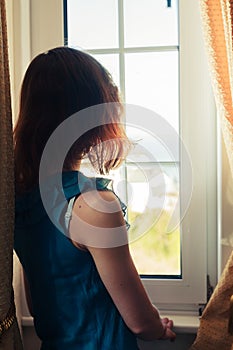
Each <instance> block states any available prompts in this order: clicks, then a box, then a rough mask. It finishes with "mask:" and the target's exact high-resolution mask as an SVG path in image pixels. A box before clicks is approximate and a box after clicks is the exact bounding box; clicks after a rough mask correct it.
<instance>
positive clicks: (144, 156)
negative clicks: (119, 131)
mask: <svg viewBox="0 0 233 350" xmlns="http://www.w3.org/2000/svg"><path fill="white" fill-rule="evenodd" d="M142 118H143V115H142ZM155 122H156V123H157V121H155ZM159 127H160V125H159V123H158V128H159ZM154 129H156V127H155V128H154ZM126 131H127V136H128V137H129V139H130V140H131V141H132V142H133V145H134V146H133V148H132V150H131V152H130V153H129V155H128V157H127V160H128V161H129V162H135V161H136V162H140V163H142V162H143V163H148V162H169V163H172V162H179V157H180V152H179V145H180V138H179V135H178V134H177V133H176V132H175V131H174V129H173V128H172V129H167V132H166V138H167V140H172V143H170V144H169V145H168V144H165V143H164V141H163V140H161V139H160V138H159V135H158V133H155V134H153V132H152V128H151V126H150V125H146V124H145V127H144V129H142V128H139V127H138V128H136V127H132V126H127V127H126ZM171 146H172V147H173V149H170V148H171ZM169 147H170V148H169Z"/></svg>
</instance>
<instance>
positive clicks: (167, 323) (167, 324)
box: [159, 317, 176, 341]
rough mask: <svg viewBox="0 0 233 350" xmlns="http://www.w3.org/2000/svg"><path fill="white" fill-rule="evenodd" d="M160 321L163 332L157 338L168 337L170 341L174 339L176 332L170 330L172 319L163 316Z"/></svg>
mask: <svg viewBox="0 0 233 350" xmlns="http://www.w3.org/2000/svg"><path fill="white" fill-rule="evenodd" d="M161 322H162V324H163V326H164V333H163V335H162V337H160V338H159V339H164V340H165V339H170V341H174V340H175V339H176V333H174V332H173V331H172V328H173V321H172V320H169V318H167V317H165V318H162V319H161Z"/></svg>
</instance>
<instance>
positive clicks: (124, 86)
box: [66, 0, 182, 278]
mask: <svg viewBox="0 0 233 350" xmlns="http://www.w3.org/2000/svg"><path fill="white" fill-rule="evenodd" d="M146 4H147V6H145V2H144V1H141V0H85V1H83V0H67V38H66V41H67V44H68V45H69V46H71V47H74V48H78V49H82V50H85V51H87V52H89V53H90V54H91V55H93V56H94V57H95V58H96V59H97V60H99V62H100V63H101V64H103V65H104V66H105V67H106V68H107V69H108V71H109V72H110V73H111V75H112V76H113V80H114V82H115V83H116V85H117V86H118V87H119V90H120V91H121V95H122V99H123V101H124V102H125V103H126V104H135V105H139V106H142V107H145V108H147V109H150V110H152V111H154V112H155V113H157V114H159V115H160V116H161V117H162V118H164V119H165V120H166V121H167V122H168V123H169V124H170V125H171V126H172V127H173V128H174V132H175V133H177V148H178V149H179V136H178V134H179V38H178V0H171V6H170V1H167V0H146ZM142 118H143V116H142ZM126 125H127V115H126ZM126 130H127V133H128V136H129V138H130V139H131V140H133V141H134V142H135V143H136V144H138V145H139V146H141V147H138V154H137V161H135V159H134V160H133V161H132V160H131V159H130V155H129V157H128V159H126V161H125V162H124V164H123V165H122V166H121V168H120V169H119V170H118V171H115V172H114V174H112V175H111V176H112V177H113V180H114V190H115V192H116V193H117V194H118V195H119V197H120V198H121V200H122V201H123V202H125V203H126V204H127V206H128V214H127V221H128V222H129V224H130V226H131V227H130V229H129V238H130V242H131V243H130V249H131V254H132V257H133V259H134V261H135V264H136V267H137V269H138V272H139V273H140V274H141V275H142V277H155V278H156V277H158V278H168V277H169V278H181V275H182V269H181V246H182V244H181V243H182V239H181V237H182V235H181V225H177V226H176V227H174V228H173V230H172V231H169V232H168V230H167V227H168V224H169V221H170V219H171V217H172V215H173V211H174V208H175V206H177V205H178V206H179V188H180V186H179V156H178V157H177V159H174V157H171V155H170V153H169V152H168V150H167V148H166V145H164V144H163V143H161V142H160V140H159V139H158V138H157V137H156V134H155V133H150V130H151V125H145V128H144V129H143V130H142V129H137V128H132V127H128V126H127V128H126ZM153 130H154V127H153ZM167 137H169V134H168V136H167ZM143 149H145V150H147V151H148V152H151V154H153V157H152V159H151V160H148V159H145V157H144V156H143ZM134 152H135V150H134ZM178 154H179V152H178ZM150 181H153V186H152V187H153V188H152V189H151V186H150V184H149V182H150ZM151 191H153V193H150V192H151ZM151 195H153V200H150V198H151Z"/></svg>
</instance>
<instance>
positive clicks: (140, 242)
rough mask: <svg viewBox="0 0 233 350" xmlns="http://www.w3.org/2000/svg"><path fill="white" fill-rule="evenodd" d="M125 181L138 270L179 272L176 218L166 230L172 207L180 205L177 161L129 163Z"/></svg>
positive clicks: (152, 273)
mask: <svg viewBox="0 0 233 350" xmlns="http://www.w3.org/2000/svg"><path fill="white" fill-rule="evenodd" d="M127 183H128V184H129V186H128V221H129V223H130V225H131V228H130V231H129V235H130V241H131V245H130V249H131V253H132V256H133V259H134V261H135V264H136V266H137V269H138V271H139V273H140V274H142V275H160V276H162V275H169V276H180V275H181V261H180V260H181V258H180V252H181V248H180V243H181V239H180V227H179V221H178V222H177V224H178V225H177V226H176V227H174V228H173V230H172V232H169V233H167V226H168V224H169V221H170V219H171V217H172V214H173V212H174V210H175V207H176V206H178V208H179V171H178V168H177V166H176V164H150V165H140V164H133V165H128V166H127ZM178 211H179V209H178Z"/></svg>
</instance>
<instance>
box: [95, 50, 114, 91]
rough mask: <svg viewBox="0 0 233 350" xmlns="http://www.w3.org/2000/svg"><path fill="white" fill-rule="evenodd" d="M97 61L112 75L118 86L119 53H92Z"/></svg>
mask: <svg viewBox="0 0 233 350" xmlns="http://www.w3.org/2000/svg"><path fill="white" fill-rule="evenodd" d="M93 57H95V59H97V61H99V62H100V63H101V64H102V65H103V66H104V67H105V68H106V69H107V70H108V71H109V73H110V74H111V75H112V78H113V81H114V83H115V84H116V85H117V86H118V87H119V86H120V78H119V55H118V54H105V55H93Z"/></svg>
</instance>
